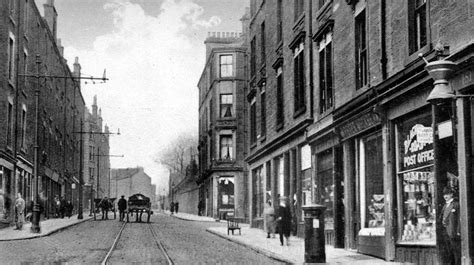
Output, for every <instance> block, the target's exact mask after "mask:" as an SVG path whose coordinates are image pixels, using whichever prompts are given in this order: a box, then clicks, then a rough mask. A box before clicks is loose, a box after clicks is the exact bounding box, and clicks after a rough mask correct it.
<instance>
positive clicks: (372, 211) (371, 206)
mask: <svg viewBox="0 0 474 265" xmlns="http://www.w3.org/2000/svg"><path fill="white" fill-rule="evenodd" d="M382 152H383V151H382V134H381V133H376V134H373V135H371V136H368V137H365V138H363V139H360V141H359V170H360V184H359V186H360V213H361V215H360V218H361V225H362V227H363V228H382V229H383V230H382V231H381V232H382V233H385V210H384V198H385V195H384V190H383V158H382V157H383V156H382ZM369 233H370V232H369ZM382 235H383V234H382Z"/></svg>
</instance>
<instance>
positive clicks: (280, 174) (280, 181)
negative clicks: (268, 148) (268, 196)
mask: <svg viewBox="0 0 474 265" xmlns="http://www.w3.org/2000/svg"><path fill="white" fill-rule="evenodd" d="M275 163H276V170H277V174H276V182H277V198H278V196H287V197H288V192H286V191H287V189H289V185H288V187H286V185H285V183H286V182H287V180H288V176H286V177H285V160H284V157H283V156H281V157H280V158H277V159H275Z"/></svg>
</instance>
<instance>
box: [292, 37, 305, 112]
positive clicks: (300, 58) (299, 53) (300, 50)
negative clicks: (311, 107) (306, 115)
mask: <svg viewBox="0 0 474 265" xmlns="http://www.w3.org/2000/svg"><path fill="white" fill-rule="evenodd" d="M293 62H294V66H293V67H294V68H293V69H294V84H295V86H294V89H295V90H294V95H295V97H294V107H295V112H301V111H304V108H305V86H304V74H305V72H304V44H303V42H302V43H300V45H299V46H298V47H296V48H295V50H294V58H293Z"/></svg>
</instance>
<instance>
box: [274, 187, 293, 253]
mask: <svg viewBox="0 0 474 265" xmlns="http://www.w3.org/2000/svg"><path fill="white" fill-rule="evenodd" d="M277 221H278V232H279V233H280V243H281V245H282V246H283V243H284V242H283V236H284V237H285V239H286V245H287V246H289V245H290V243H289V238H290V232H291V211H290V207H288V198H287V197H285V196H282V197H280V206H279V207H278V219H277Z"/></svg>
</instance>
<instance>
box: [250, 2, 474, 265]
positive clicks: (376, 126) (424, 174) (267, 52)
mask: <svg viewBox="0 0 474 265" xmlns="http://www.w3.org/2000/svg"><path fill="white" fill-rule="evenodd" d="M473 10H474V5H473V3H471V2H470V1H448V2H446V1H430V0H421V1H362V0H359V1H357V0H346V1H342V0H321V1H310V0H295V1H283V0H273V1H268V0H267V1H263V0H251V18H250V25H249V28H250V29H249V43H250V44H249V46H250V60H249V62H250V63H249V70H250V74H249V78H250V79H249V83H248V84H249V92H248V95H247V96H248V99H249V103H250V104H249V108H248V112H249V120H248V122H249V126H250V127H249V142H248V143H247V144H248V149H247V150H248V155H247V157H246V161H247V162H248V164H249V172H250V176H249V187H250V191H249V194H250V223H251V225H252V226H253V227H262V226H263V218H262V211H263V203H264V201H266V200H268V199H271V200H272V201H273V202H274V203H275V202H277V197H278V196H287V197H289V198H290V200H291V205H292V212H293V216H294V218H296V223H297V225H296V226H295V227H294V230H297V231H296V233H297V234H298V235H299V236H304V231H303V229H302V228H303V218H302V217H303V212H302V207H303V206H305V205H310V204H313V203H318V204H322V205H324V206H326V212H325V220H324V221H325V235H326V243H327V244H331V245H334V246H335V247H341V248H342V247H343V248H346V249H356V250H358V251H359V252H361V253H366V254H370V255H373V256H378V257H381V258H384V259H385V260H389V261H399V262H413V263H416V264H446V263H447V262H448V261H450V260H452V259H454V257H453V256H452V255H453V253H454V255H457V256H458V257H459V258H461V259H462V262H463V264H471V263H472V260H473V258H472V257H473V256H474V247H473V245H474V232H473V231H474V221H473V220H474V219H473V218H474V210H473V207H472V205H473V203H474V196H473V195H472V194H474V193H473V188H474V186H473V185H474V184H473V182H472V177H471V176H472V172H471V171H472V159H471V157H472V155H473V153H474V148H473V145H472V142H473V139H472V135H473V134H472V130H473V129H472V124H473V122H472V121H473V120H472V117H474V115H473V113H472V112H473V109H474V108H473V106H474V105H473V103H472V100H471V98H472V94H473V91H472V88H473V87H474V81H473V80H474V79H473V78H472V76H474V70H473V67H472V65H473V64H472V62H473V59H474V45H473V42H474V18H473ZM419 54H422V55H423V56H424V58H423V59H422V58H420V57H419ZM428 62H429V63H428ZM427 64H428V66H427ZM425 67H426V68H425ZM434 81H436V82H434ZM431 103H432V104H431ZM444 188H449V189H452V190H454V192H455V197H456V199H457V200H459V202H460V213H459V214H460V219H461V220H460V221H461V224H462V225H461V227H460V229H461V233H460V235H461V236H460V239H461V240H460V241H458V242H459V246H457V247H456V248H455V249H454V250H455V251H450V250H447V246H448V245H449V242H448V241H447V236H445V233H446V232H445V230H444V227H443V226H442V223H441V222H440V221H439V220H440V217H441V216H442V207H443V205H444V199H443V189H444ZM456 251H458V252H460V253H456Z"/></svg>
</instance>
